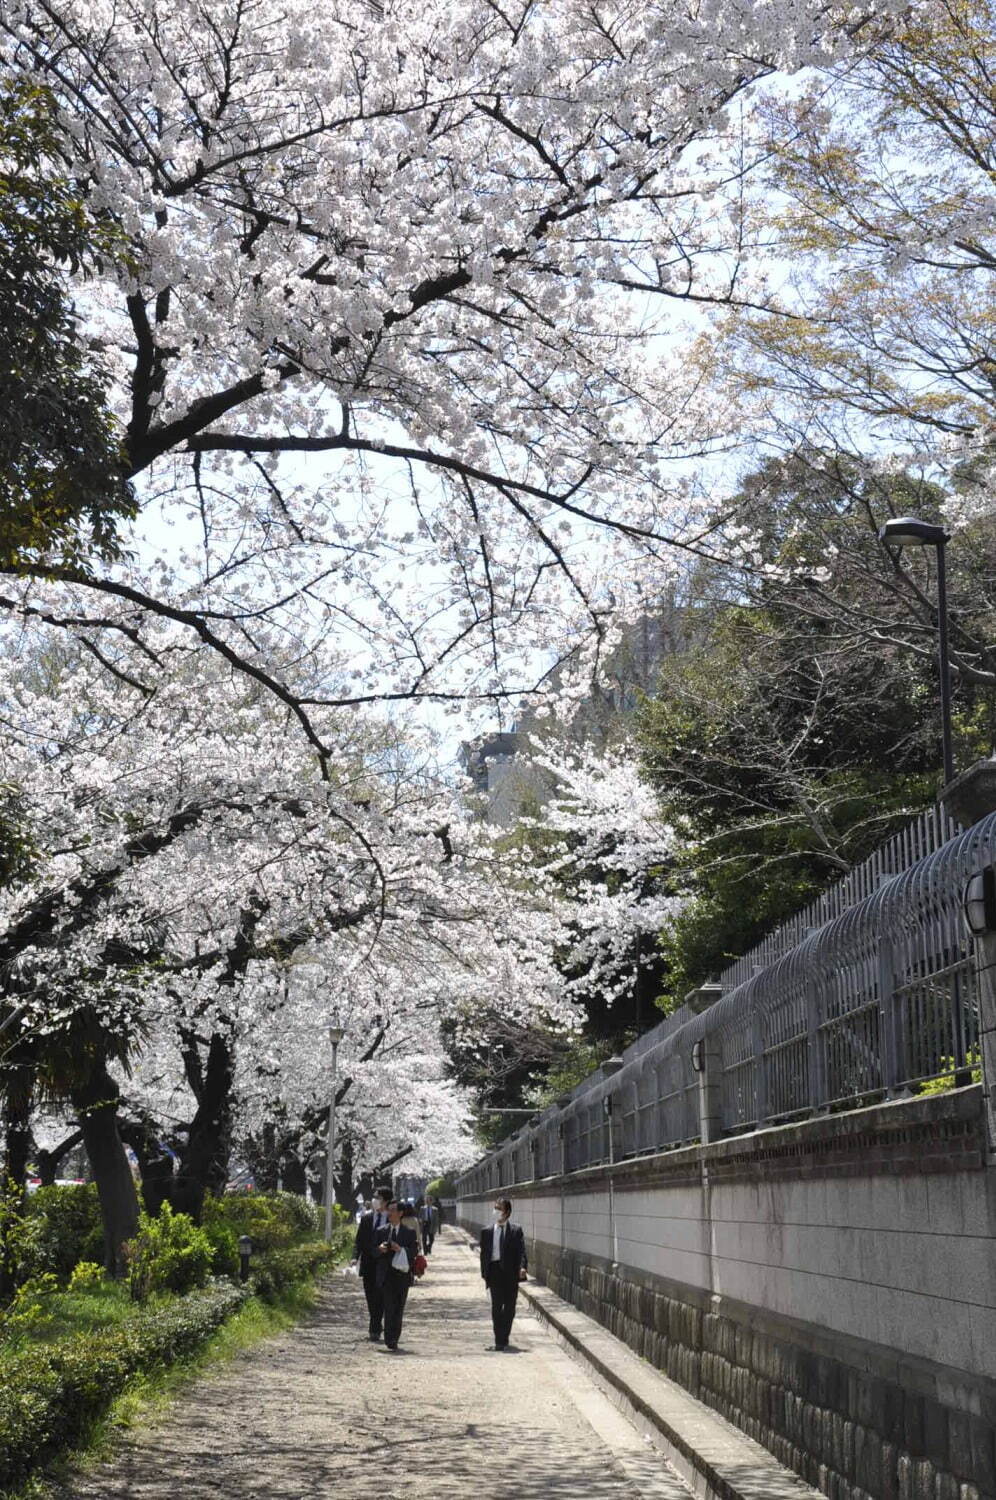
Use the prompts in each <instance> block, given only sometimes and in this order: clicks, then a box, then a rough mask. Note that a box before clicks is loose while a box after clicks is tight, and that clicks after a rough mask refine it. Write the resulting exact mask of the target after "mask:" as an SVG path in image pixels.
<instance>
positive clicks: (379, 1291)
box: [363, 1266, 384, 1339]
mask: <svg viewBox="0 0 996 1500" xmlns="http://www.w3.org/2000/svg"><path fill="white" fill-rule="evenodd" d="M363 1291H364V1293H365V1295H366V1299H367V1311H368V1313H369V1314H370V1337H371V1338H372V1339H373V1338H380V1331H381V1328H382V1327H383V1326H384V1289H383V1287H379V1286H378V1285H377V1267H376V1266H374V1267H373V1269H372V1270H370V1271H364V1272H363Z"/></svg>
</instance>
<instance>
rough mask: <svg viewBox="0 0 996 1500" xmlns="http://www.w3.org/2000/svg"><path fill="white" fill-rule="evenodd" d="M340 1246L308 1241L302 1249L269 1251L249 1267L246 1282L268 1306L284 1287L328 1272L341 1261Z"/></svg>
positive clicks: (293, 1247) (290, 1248) (289, 1247)
mask: <svg viewBox="0 0 996 1500" xmlns="http://www.w3.org/2000/svg"><path fill="white" fill-rule="evenodd" d="M342 1253H343V1247H342V1244H341V1243H339V1242H337V1241H336V1240H333V1241H332V1243H331V1244H330V1245H329V1244H326V1242H325V1241H324V1240H308V1241H306V1243H305V1244H303V1245H290V1246H288V1248H287V1249H285V1250H269V1251H267V1252H266V1254H265V1255H261V1256H259V1257H258V1258H257V1257H256V1256H253V1259H252V1261H251V1263H250V1265H251V1274H250V1282H251V1285H252V1289H253V1291H254V1292H255V1293H256V1295H257V1296H259V1297H262V1298H263V1300H264V1302H271V1301H272V1300H273V1299H274V1298H275V1297H277V1296H278V1295H279V1294H280V1293H281V1292H282V1291H283V1290H284V1288H285V1287H288V1286H291V1285H292V1284H293V1283H294V1282H295V1281H304V1280H305V1279H306V1278H307V1277H310V1276H316V1275H317V1274H318V1272H319V1271H322V1270H329V1271H330V1270H331V1269H332V1267H333V1266H334V1265H335V1263H336V1261H338V1260H341V1259H342Z"/></svg>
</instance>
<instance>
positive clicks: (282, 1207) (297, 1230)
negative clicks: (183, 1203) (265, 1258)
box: [201, 1193, 319, 1251]
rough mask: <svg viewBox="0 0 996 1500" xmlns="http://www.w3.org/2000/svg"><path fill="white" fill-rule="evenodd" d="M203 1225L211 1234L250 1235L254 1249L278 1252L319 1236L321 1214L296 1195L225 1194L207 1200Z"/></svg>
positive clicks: (313, 1206) (202, 1217)
mask: <svg viewBox="0 0 996 1500" xmlns="http://www.w3.org/2000/svg"><path fill="white" fill-rule="evenodd" d="M201 1222H202V1224H203V1227H204V1228H205V1229H207V1230H208V1231H209V1232H211V1233H213V1232H214V1230H215V1228H216V1227H222V1226H223V1227H224V1228H226V1229H229V1230H231V1231H232V1233H233V1234H234V1235H235V1237H236V1238H238V1236H239V1235H240V1234H247V1235H248V1236H249V1238H250V1239H251V1240H252V1243H253V1249H254V1250H257V1251H261V1250H276V1249H280V1248H282V1247H284V1246H286V1245H292V1244H293V1243H294V1242H295V1240H299V1239H302V1238H303V1237H305V1236H307V1235H314V1234H317V1233H318V1229H319V1211H318V1210H317V1209H316V1208H315V1205H314V1204H312V1203H308V1202H307V1200H306V1199H304V1198H302V1197H300V1196H299V1195H298V1194H297V1193H225V1194H224V1195H223V1196H222V1197H220V1198H208V1199H207V1200H206V1201H205V1204H204V1211H203V1214H202V1216H201Z"/></svg>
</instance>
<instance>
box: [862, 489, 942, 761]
mask: <svg viewBox="0 0 996 1500" xmlns="http://www.w3.org/2000/svg"><path fill="white" fill-rule="evenodd" d="M878 539H879V541H880V542H885V543H886V544H887V545H888V544H889V543H891V544H892V545H893V546H894V547H933V548H934V549H935V550H936V552H937V646H938V655H939V657H940V667H941V745H942V754H943V757H944V784H945V786H947V785H949V783H950V782H952V781H953V780H954V757H953V756H952V753H951V662H950V659H949V656H948V590H947V576H946V573H945V565H944V548H945V546H946V545H947V543H948V541H949V540H950V538H949V534H948V532H946V531H945V530H944V527H943V526H935V525H934V524H933V523H932V522H930V521H918V520H917V519H916V517H915V516H896V517H894V518H893V519H892V520H891V521H886V523H885V525H884V526H883V527H882V528H881V529H880V531H879V533H878Z"/></svg>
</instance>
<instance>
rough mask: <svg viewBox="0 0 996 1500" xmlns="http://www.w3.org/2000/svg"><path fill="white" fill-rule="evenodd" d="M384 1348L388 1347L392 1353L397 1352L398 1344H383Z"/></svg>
mask: <svg viewBox="0 0 996 1500" xmlns="http://www.w3.org/2000/svg"><path fill="white" fill-rule="evenodd" d="M384 1348H385V1349H390V1351H391V1353H392V1354H397V1352H398V1346H397V1344H385V1345H384Z"/></svg>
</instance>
